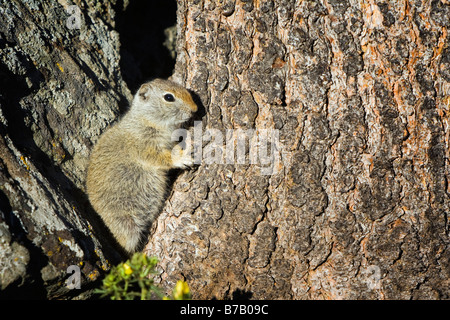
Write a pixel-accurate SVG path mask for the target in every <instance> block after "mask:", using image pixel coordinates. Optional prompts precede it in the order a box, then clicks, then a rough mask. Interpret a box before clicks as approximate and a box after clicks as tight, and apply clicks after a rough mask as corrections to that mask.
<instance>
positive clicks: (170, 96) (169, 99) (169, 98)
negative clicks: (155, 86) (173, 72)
mask: <svg viewBox="0 0 450 320" xmlns="http://www.w3.org/2000/svg"><path fill="white" fill-rule="evenodd" d="M164 100H166V101H167V102H174V101H175V97H174V96H173V94H170V93H166V94H165V95H164Z"/></svg>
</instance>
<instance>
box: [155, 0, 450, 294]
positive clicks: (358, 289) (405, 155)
mask: <svg viewBox="0 0 450 320" xmlns="http://www.w3.org/2000/svg"><path fill="white" fill-rule="evenodd" d="M449 19H450V7H449V2H448V1H436V0H433V1H420V0H419V1H408V0H401V1H356V0H349V1H335V0H322V1H293V0H292V1H291V0H276V1H262V0H261V1H249V0H246V1H244V0H240V1H234V0H225V1H211V0H192V1H187V0H182V1H178V34H179V38H178V46H177V52H178V59H177V64H176V72H175V78H176V79H179V81H181V82H183V83H185V84H186V86H188V87H189V88H191V89H192V90H193V91H194V92H195V93H197V94H198V95H199V97H200V99H201V101H202V103H203V105H204V107H205V110H206V115H205V116H204V117H203V124H202V125H203V129H204V130H206V129H207V128H214V129H218V130H221V131H225V130H226V129H230V128H231V129H237V128H244V129H248V128H256V129H263V128H266V129H267V128H273V129H277V130H279V133H280V144H281V145H282V152H281V154H282V160H281V162H280V166H279V168H278V171H277V172H276V173H274V174H273V175H261V174H260V168H259V167H258V166H257V165H249V164H248V163H249V162H247V164H243V165H223V164H215V163H213V164H209V165H208V164H205V163H202V165H200V166H199V167H198V169H197V170H196V171H194V172H189V173H186V174H183V175H182V176H181V177H180V178H179V179H178V180H177V181H176V183H175V185H174V187H173V193H172V195H171V198H170V200H169V201H168V202H167V206H166V208H165V210H164V212H163V213H162V214H161V216H160V218H159V220H158V223H157V226H156V225H155V226H154V227H155V228H154V231H153V232H154V233H153V237H152V239H151V241H150V243H149V244H148V246H147V249H148V250H149V252H150V253H152V254H155V255H157V256H158V257H159V258H161V259H162V261H161V272H162V273H161V281H162V282H163V283H165V284H173V282H174V281H175V280H176V279H177V278H178V277H180V276H184V277H185V278H186V280H187V281H188V283H189V284H190V286H191V287H192V291H193V293H194V297H195V298H212V297H216V298H219V299H223V298H233V297H234V298H238V297H251V298H256V299H322V298H324V299H329V298H331V299H339V298H344V299H355V298H358V299H361V298H363V299H381V298H386V299H410V298H427V299H438V298H440V299H448V298H450V295H449V294H450V264H449V263H450V250H449V247H448V245H449V221H448V212H449V186H448V169H449V163H448V159H449V133H450V131H449V127H448V125H449V118H448V112H449V104H450V100H449V99H450V97H449V92H450V91H449V90H450V82H449V81H450V48H449V38H450V36H449V35H448V27H449V26H450V20H449ZM209 143H212V142H209V141H208V139H207V138H205V137H204V141H203V144H204V146H207V145H208V144H209ZM205 149H206V147H205Z"/></svg>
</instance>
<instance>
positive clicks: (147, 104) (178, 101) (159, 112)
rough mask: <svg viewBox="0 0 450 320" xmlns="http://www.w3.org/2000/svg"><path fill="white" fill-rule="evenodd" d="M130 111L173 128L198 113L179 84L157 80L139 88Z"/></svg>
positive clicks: (186, 91)
mask: <svg viewBox="0 0 450 320" xmlns="http://www.w3.org/2000/svg"><path fill="white" fill-rule="evenodd" d="M130 111H132V112H135V113H137V114H139V115H140V116H142V117H145V118H147V119H148V120H149V121H152V122H155V123H157V124H160V125H165V126H173V125H179V124H181V123H183V122H185V121H187V120H188V119H189V118H190V117H191V116H192V114H193V113H194V112H196V111H197V105H196V104H195V102H194V100H193V99H192V96H191V94H190V93H189V91H188V90H186V89H185V88H183V87H182V86H180V85H179V84H176V83H174V82H172V81H169V80H163V79H155V80H152V81H150V82H146V83H144V84H143V85H142V86H141V87H140V88H139V90H138V92H137V93H136V95H135V96H134V99H133V103H132V106H131V110H130Z"/></svg>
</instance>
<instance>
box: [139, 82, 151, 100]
mask: <svg viewBox="0 0 450 320" xmlns="http://www.w3.org/2000/svg"><path fill="white" fill-rule="evenodd" d="M150 89H151V86H150V84H149V83H144V84H143V85H142V86H141V87H140V88H139V91H138V96H139V98H140V99H141V100H142V101H147V100H148V99H149V97H150Z"/></svg>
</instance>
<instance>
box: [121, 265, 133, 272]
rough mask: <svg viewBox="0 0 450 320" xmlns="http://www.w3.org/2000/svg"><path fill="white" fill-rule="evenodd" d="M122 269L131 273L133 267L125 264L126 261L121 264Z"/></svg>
mask: <svg viewBox="0 0 450 320" xmlns="http://www.w3.org/2000/svg"><path fill="white" fill-rule="evenodd" d="M123 270H124V271H125V274H132V273H133V269H131V267H130V266H129V265H128V264H126V263H124V264H123Z"/></svg>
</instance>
